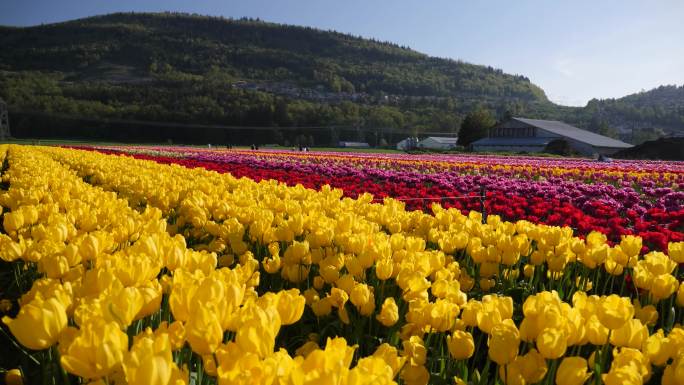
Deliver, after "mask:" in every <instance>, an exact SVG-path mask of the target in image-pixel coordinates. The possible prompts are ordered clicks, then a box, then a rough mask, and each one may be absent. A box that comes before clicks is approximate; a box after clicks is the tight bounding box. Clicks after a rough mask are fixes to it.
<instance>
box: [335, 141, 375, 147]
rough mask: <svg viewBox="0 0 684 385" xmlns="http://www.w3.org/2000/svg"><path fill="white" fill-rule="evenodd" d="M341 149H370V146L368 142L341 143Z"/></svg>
mask: <svg viewBox="0 0 684 385" xmlns="http://www.w3.org/2000/svg"><path fill="white" fill-rule="evenodd" d="M338 145H339V146H340V147H345V148H369V147H370V145H369V144H368V143H366V142H339V143H338Z"/></svg>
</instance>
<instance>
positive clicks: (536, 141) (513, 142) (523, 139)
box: [472, 118, 633, 156]
mask: <svg viewBox="0 0 684 385" xmlns="http://www.w3.org/2000/svg"><path fill="white" fill-rule="evenodd" d="M559 139H560V140H565V141H566V142H567V144H568V145H569V146H570V147H571V148H572V149H573V150H575V151H577V152H578V153H580V154H582V155H586V156H595V155H597V154H603V155H610V154H613V153H615V152H617V151H620V150H623V149H625V148H631V147H633V146H632V145H631V144H629V143H625V142H622V141H620V140H617V139H613V138H609V137H607V136H603V135H599V134H596V133H593V132H591V131H587V130H582V129H580V128H577V127H574V126H571V125H569V124H566V123H563V122H559V121H556V120H538V119H525V118H512V119H509V120H507V121H505V122H503V123H500V124H498V125H496V126H494V127H492V129H491V130H490V131H489V137H487V138H483V139H480V140H477V141H475V142H473V143H472V146H473V150H475V151H511V152H523V151H524V152H542V151H544V150H545V149H546V146H547V145H548V144H549V143H551V142H553V141H555V140H559Z"/></svg>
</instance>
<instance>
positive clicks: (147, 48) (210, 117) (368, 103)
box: [0, 13, 684, 134]
mask: <svg viewBox="0 0 684 385" xmlns="http://www.w3.org/2000/svg"><path fill="white" fill-rule="evenodd" d="M0 46H1V47H2V48H3V49H2V50H0V97H2V98H4V99H5V100H6V101H7V102H8V103H9V104H10V106H11V111H12V112H14V116H19V117H21V118H22V121H20V122H19V123H18V125H17V124H15V125H14V127H15V128H16V129H15V132H18V131H17V130H21V129H22V127H28V126H31V127H34V126H35V125H36V124H35V121H31V117H32V116H33V115H35V112H42V113H47V114H58V115H60V116H70V117H79V118H95V119H101V118H109V119H121V120H123V119H128V120H139V121H150V122H175V123H194V124H212V125H225V126H253V127H257V126H258V127H310V126H347V127H360V129H361V130H363V129H364V128H366V129H376V128H379V127H382V128H388V127H389V128H395V129H402V130H409V131H417V132H426V131H440V132H449V131H451V132H454V131H457V130H458V127H459V125H460V122H461V120H462V119H463V117H464V116H465V115H466V114H467V113H468V112H470V111H472V110H473V109H475V108H476V107H478V106H481V107H486V108H488V109H490V110H491V111H493V112H494V113H495V114H496V115H497V117H499V118H500V117H503V116H504V115H505V114H506V113H509V114H513V115H525V116H528V117H536V118H554V119H564V120H568V121H571V122H575V123H576V124H578V125H580V126H591V127H592V128H596V127H598V128H601V127H602V125H603V126H605V123H606V120H607V123H609V124H610V123H612V122H613V121H618V120H616V117H615V116H613V114H608V113H606V111H609V110H610V111H613V110H615V108H613V107H610V106H609V105H608V104H606V103H608V101H601V102H599V104H601V107H599V108H597V109H595V110H593V112H592V111H589V110H587V109H578V108H569V107H561V106H557V105H554V104H553V103H551V102H549V101H548V99H547V98H546V95H545V94H544V92H543V90H541V89H540V88H539V87H537V86H535V85H534V84H532V83H531V82H530V81H529V79H527V78H526V77H524V76H521V75H509V74H505V73H503V72H502V71H501V70H498V69H494V68H492V67H486V66H481V65H473V64H469V63H465V62H462V61H455V60H451V59H442V58H435V57H430V56H427V55H425V54H422V53H419V52H416V51H414V50H411V49H409V48H406V47H401V46H398V45H396V44H392V43H387V42H379V41H374V40H369V39H363V38H360V37H354V36H351V35H346V34H341V33H337V32H330V31H321V30H317V29H313V28H307V27H297V26H288V25H280V24H272V23H265V22H262V21H258V20H245V19H241V20H233V19H224V18H215V17H205V16H195V15H186V14H172V13H163V14H141V13H121V14H111V15H105V16H98V17H91V18H87V19H80V20H74V21H69V22H65V23H58V24H50V25H41V26H35V27H28V28H14V27H0ZM602 103H603V104H602ZM611 108H612V109H611ZM669 112H670V110H667V113H666V114H664V115H668V114H669ZM661 115H662V114H661ZM617 118H619V119H622V120H624V119H623V118H622V116H618V117H617ZM659 118H660V115H654V119H659ZM625 119H627V118H625ZM15 120H16V119H15ZM58 120H59V119H56V118H55V117H54V116H52V117H51V118H50V120H48V122H49V123H50V124H56V123H55V122H56V121H58ZM42 123H43V124H45V121H43V122H42ZM642 123H644V124H649V125H650V126H653V124H651V123H652V122H651V121H647V122H642ZM656 123H658V122H656ZM71 124H73V123H71ZM677 124H679V123H675V125H677ZM22 125H23V126H22ZM682 126H684V124H682ZM34 134H39V133H35V132H34Z"/></svg>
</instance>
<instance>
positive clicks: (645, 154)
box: [612, 137, 684, 160]
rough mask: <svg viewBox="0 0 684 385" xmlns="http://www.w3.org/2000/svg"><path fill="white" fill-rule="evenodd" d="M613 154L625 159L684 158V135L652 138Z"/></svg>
mask: <svg viewBox="0 0 684 385" xmlns="http://www.w3.org/2000/svg"><path fill="white" fill-rule="evenodd" d="M612 156H613V157H615V158H623V159H661V160H684V137H673V138H660V139H657V140H651V141H649V142H644V143H642V144H640V145H638V146H635V147H632V148H628V149H626V150H622V151H620V152H617V153H615V154H613V155H612Z"/></svg>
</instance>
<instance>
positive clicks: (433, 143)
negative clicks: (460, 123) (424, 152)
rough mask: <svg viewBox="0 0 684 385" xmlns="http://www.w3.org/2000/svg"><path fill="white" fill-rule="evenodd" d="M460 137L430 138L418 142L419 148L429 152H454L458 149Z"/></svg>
mask: <svg viewBox="0 0 684 385" xmlns="http://www.w3.org/2000/svg"><path fill="white" fill-rule="evenodd" d="M456 142H458V137H454V138H450V137H443V136H428V137H427V138H425V139H423V140H421V141H420V142H418V148H425V149H429V150H453V149H455V148H456Z"/></svg>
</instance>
